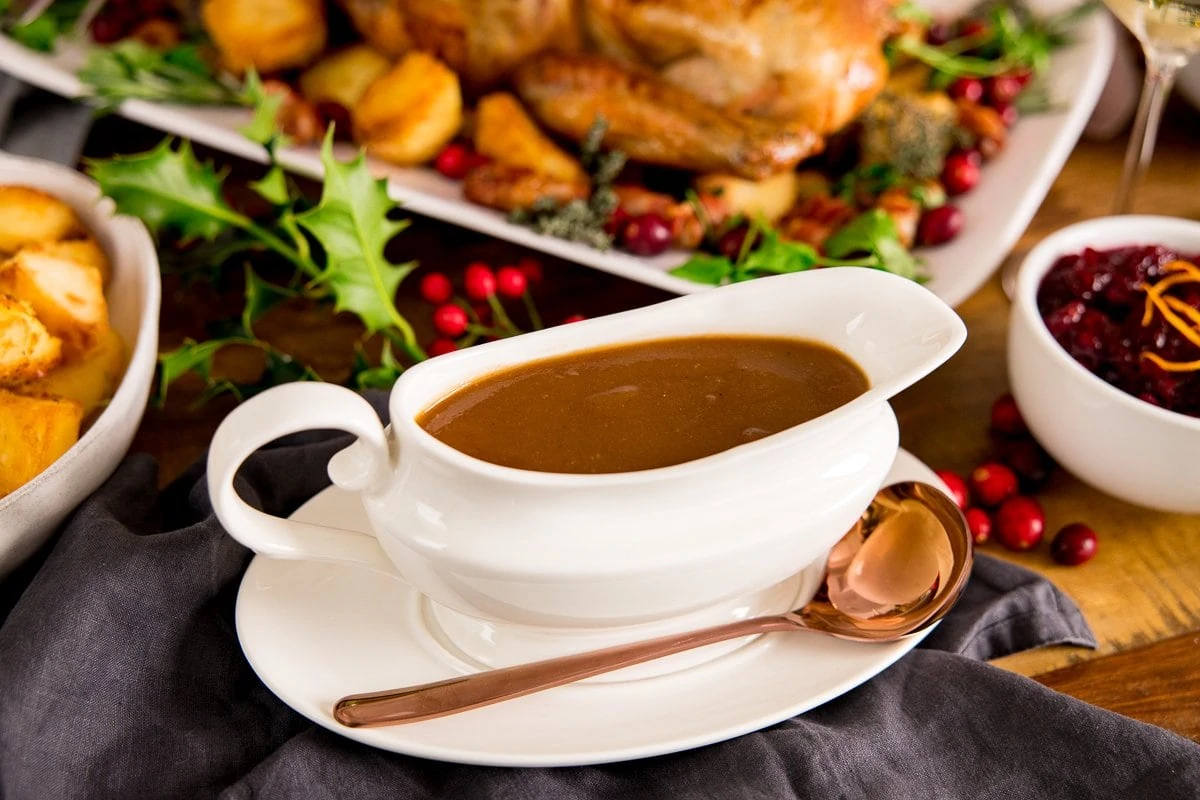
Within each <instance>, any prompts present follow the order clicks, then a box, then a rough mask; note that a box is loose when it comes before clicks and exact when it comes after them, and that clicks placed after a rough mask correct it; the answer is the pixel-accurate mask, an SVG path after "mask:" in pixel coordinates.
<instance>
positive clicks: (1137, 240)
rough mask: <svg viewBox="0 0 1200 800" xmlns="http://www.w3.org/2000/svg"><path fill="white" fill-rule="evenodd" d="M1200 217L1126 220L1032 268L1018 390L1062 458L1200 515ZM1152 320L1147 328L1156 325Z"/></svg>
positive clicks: (1017, 305)
mask: <svg viewBox="0 0 1200 800" xmlns="http://www.w3.org/2000/svg"><path fill="white" fill-rule="evenodd" d="M1197 266H1200V222H1193V221H1189V220H1183V219H1172V218H1169V217H1153V216H1120V217H1105V218H1101V219H1093V220H1088V221H1087V222H1080V223H1077V224H1075V225H1071V226H1069V227H1066V228H1064V229H1062V230H1060V231H1058V232H1057V233H1054V234H1053V235H1051V236H1049V237H1047V238H1046V239H1045V240H1044V241H1042V242H1041V243H1040V244H1039V245H1038V246H1037V247H1035V248H1034V249H1033V250H1032V251H1031V252H1030V253H1029V255H1028V256H1027V257H1026V258H1025V262H1024V264H1022V266H1021V272H1020V277H1019V279H1018V283H1017V292H1016V296H1015V297H1014V299H1013V309H1012V315H1011V318H1010V322H1009V331H1008V372H1009V381H1010V383H1011V385H1012V392H1013V396H1014V398H1015V399H1016V401H1017V404H1018V405H1019V406H1020V408H1021V413H1022V415H1023V416H1024V418H1025V420H1026V422H1027V424H1028V425H1029V428H1030V430H1031V431H1032V432H1033V434H1034V436H1036V437H1037V440H1038V441H1039V442H1040V443H1041V444H1042V446H1043V447H1045V448H1046V450H1047V451H1048V452H1049V453H1050V454H1051V455H1052V456H1054V458H1056V459H1057V460H1058V462H1059V463H1060V464H1062V465H1063V466H1064V467H1066V468H1067V469H1068V470H1070V471H1071V472H1072V473H1074V474H1075V475H1076V476H1078V477H1079V478H1080V479H1082V480H1083V481H1085V482H1087V483H1089V484H1091V485H1092V486H1095V487H1096V488H1097V489H1100V490H1101V491H1104V492H1106V493H1108V494H1111V495H1113V496H1114V497H1118V498H1121V499H1122V500H1127V501H1129V502H1131V503H1136V504H1138V505H1142V506H1147V507H1149V508H1155V509H1160V510H1163V511H1175V512H1182V513H1191V514H1196V513H1200V369H1195V368H1196V367H1200V269H1197V268H1196V267H1197ZM1143 323H1145V324H1143Z"/></svg>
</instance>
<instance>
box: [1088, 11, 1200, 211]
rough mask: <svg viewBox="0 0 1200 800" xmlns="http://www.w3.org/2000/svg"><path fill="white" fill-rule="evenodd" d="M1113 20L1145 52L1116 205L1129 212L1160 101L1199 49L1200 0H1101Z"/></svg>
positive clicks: (1151, 147) (1147, 156)
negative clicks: (1136, 108) (1132, 36)
mask: <svg viewBox="0 0 1200 800" xmlns="http://www.w3.org/2000/svg"><path fill="white" fill-rule="evenodd" d="M1104 2H1105V4H1106V5H1107V6H1108V7H1109V9H1110V10H1111V11H1112V12H1113V14H1114V15H1116V17H1117V19H1119V20H1121V22H1122V23H1123V24H1124V25H1125V27H1126V28H1129V30H1130V32H1131V33H1132V34H1133V35H1134V36H1136V37H1137V39H1138V41H1139V42H1141V44H1142V50H1143V52H1145V54H1146V82H1145V84H1143V86H1142V97H1141V100H1140V101H1139V102H1138V110H1137V117H1136V119H1135V120H1134V123H1133V131H1132V132H1131V133H1130V135H1129V149H1128V150H1126V151H1125V167H1124V169H1123V170H1122V173H1121V185H1120V188H1119V189H1118V190H1117V202H1116V206H1115V208H1114V210H1115V212H1116V213H1117V214H1125V213H1128V212H1129V210H1130V207H1131V206H1132V205H1133V193H1134V190H1135V189H1136V188H1137V185H1138V183H1139V182H1140V181H1141V178H1142V174H1143V173H1144V172H1145V171H1146V167H1147V166H1148V165H1149V164H1150V158H1151V156H1152V155H1153V154H1154V140H1155V138H1156V137H1157V136H1158V123H1159V122H1160V121H1161V120H1162V112H1163V106H1164V105H1165V103H1166V100H1167V95H1169V94H1170V93H1171V87H1172V86H1173V85H1174V83H1175V76H1176V75H1178V74H1179V70H1181V69H1182V68H1183V67H1184V66H1185V65H1186V64H1187V62H1188V59H1189V58H1190V57H1191V56H1192V55H1194V54H1195V53H1197V52H1200V0H1104Z"/></svg>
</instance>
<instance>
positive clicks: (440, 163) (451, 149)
mask: <svg viewBox="0 0 1200 800" xmlns="http://www.w3.org/2000/svg"><path fill="white" fill-rule="evenodd" d="M470 156H471V151H470V150H468V149H467V146H466V145H465V144H460V143H459V142H451V143H450V144H448V145H446V146H445V147H443V148H442V151H441V152H440V153H438V154H437V158H435V159H434V160H433V168H434V169H436V170H437V171H438V172H440V173H442V174H443V175H445V176H446V177H447V178H451V179H453V180H456V181H461V180H462V179H463V178H465V177H467V172H469V171H470V169H471V166H472V165H471V158H470Z"/></svg>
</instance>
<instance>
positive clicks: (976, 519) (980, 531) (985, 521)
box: [963, 508, 992, 544]
mask: <svg viewBox="0 0 1200 800" xmlns="http://www.w3.org/2000/svg"><path fill="white" fill-rule="evenodd" d="M963 516H964V517H966V520H967V529H968V530H970V531H971V538H972V539H974V540H975V544H987V541H988V539H990V538H992V518H991V517H990V516H988V513H987V512H986V511H984V510H983V509H982V508H968V509H967V510H966V511H964V512H963Z"/></svg>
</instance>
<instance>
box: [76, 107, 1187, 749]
mask: <svg viewBox="0 0 1200 800" xmlns="http://www.w3.org/2000/svg"><path fill="white" fill-rule="evenodd" d="M157 139H158V135H157V134H155V133H153V132H150V131H147V130H145V129H141V128H138V127H137V126H133V125H131V124H129V123H126V122H122V121H119V120H105V121H103V122H102V124H101V125H99V126H98V127H97V130H96V132H95V134H94V135H93V137H92V139H91V141H90V142H89V154H91V155H108V154H111V153H113V152H131V151H136V150H138V149H142V148H144V147H148V146H150V145H151V144H153V143H154V142H156V141H157ZM1122 152H1123V142H1122V141H1113V142H1105V143H1096V142H1082V143H1080V144H1079V146H1078V147H1077V148H1076V149H1075V151H1074V153H1073V154H1072V156H1071V159H1070V161H1069V163H1068V164H1067V166H1066V168H1065V169H1064V170H1063V172H1062V174H1061V176H1060V177H1059V178H1058V180H1057V182H1056V183H1055V185H1054V188H1053V189H1052V191H1051V192H1050V195H1049V197H1048V198H1047V199H1046V201H1045V203H1044V204H1043V206H1042V207H1041V209H1040V211H1039V212H1038V215H1037V217H1036V219H1035V220H1034V222H1033V223H1032V225H1031V226H1030V228H1029V230H1028V231H1027V233H1026V234H1025V235H1024V236H1023V237H1022V239H1021V241H1020V243H1019V244H1018V246H1017V247H1016V248H1015V250H1014V253H1013V255H1012V256H1011V257H1012V258H1014V259H1019V258H1020V257H1021V256H1022V255H1023V254H1024V253H1025V252H1027V251H1028V249H1029V248H1030V247H1031V246H1032V245H1033V244H1035V243H1036V242H1037V241H1038V240H1040V239H1041V238H1042V237H1044V236H1045V235H1046V234H1048V233H1050V232H1052V231H1054V230H1056V229H1058V228H1060V227H1062V226H1063V225H1066V224H1069V223H1071V222H1074V221H1077V220H1080V219H1086V218H1089V217H1096V216H1103V215H1105V214H1107V213H1109V209H1110V206H1111V203H1112V198H1113V194H1114V192H1115V188H1116V185H1117V179H1118V175H1119V172H1120V165H1121V157H1122ZM219 160H221V161H222V162H223V163H230V162H229V160H228V159H224V158H221V159H219ZM233 166H234V168H235V170H239V169H243V170H247V171H248V174H250V175H253V174H254V170H253V168H247V167H246V166H245V165H238V164H234V165H233ZM985 179H986V176H985ZM1137 210H1138V211H1140V212H1144V213H1157V214H1166V215H1171V216H1179V217H1188V218H1192V219H1200V114H1198V113H1197V112H1195V111H1194V110H1192V109H1190V108H1186V107H1184V106H1183V105H1182V104H1181V103H1176V104H1174V105H1173V106H1172V107H1171V109H1170V111H1169V114H1168V118H1167V121H1166V123H1165V125H1164V130H1163V132H1162V136H1161V140H1160V145H1159V149H1158V153H1157V155H1156V157H1155V161H1154V164H1153V166H1152V167H1151V170H1150V172H1149V175H1148V176H1147V179H1146V181H1145V183H1144V185H1143V186H1142V188H1141V191H1140V193H1139V196H1138V202H1137ZM971 224H987V220H972V221H971ZM396 246H397V247H398V248H399V252H400V253H401V254H402V255H403V257H405V258H417V259H420V261H421V262H422V264H423V265H424V266H425V267H426V268H436V269H440V270H445V271H447V272H450V273H452V274H455V273H458V272H459V271H461V269H462V268H463V267H464V266H465V265H466V264H467V263H468V262H470V261H472V260H475V259H483V260H486V261H489V262H491V263H493V264H504V263H510V262H512V261H513V260H515V259H516V258H517V257H519V256H520V255H523V254H525V253H524V252H523V251H521V250H520V249H518V248H515V247H513V246H511V245H508V244H505V243H502V242H497V241H493V240H489V239H487V238H486V237H483V236H480V235H478V234H475V233H471V232H468V231H464V230H460V229H457V228H454V227H451V226H448V225H444V224H441V223H437V222H433V221H429V220H418V221H417V222H416V224H415V225H414V226H413V227H412V228H411V229H410V230H409V231H408V232H406V233H404V234H403V236H402V237H401V238H400V240H399V241H398V242H397V244H396ZM539 258H541V257H539ZM542 261H543V263H544V264H545V265H546V281H545V284H544V286H543V287H541V289H540V290H539V293H538V297H539V304H540V306H541V307H542V309H543V312H544V314H545V316H546V318H547V319H548V320H550V321H555V320H561V319H562V318H564V317H565V316H567V315H569V314H572V313H576V312H578V313H583V314H587V315H589V316H594V315H599V314H604V313H609V312H613V311H617V310H622V309H626V308H632V307H636V306H641V305H645V304H648V303H652V302H656V301H658V300H662V299H665V298H666V295H665V294H663V293H661V292H659V291H657V290H653V289H648V288H646V287H643V286H639V285H636V284H633V283H629V282H627V281H623V280H620V279H617V278H613V277H610V276H608V275H604V274H602V273H599V272H596V271H593V270H590V269H587V268H584V267H579V266H576V265H572V264H567V263H564V262H560V261H557V260H555V259H550V258H542ZM164 290H165V291H164V309H163V317H162V319H163V323H162V346H163V348H164V349H165V348H171V347H174V346H175V345H177V344H178V343H179V342H180V341H181V340H182V339H183V338H184V337H186V336H192V337H198V336H204V331H205V325H206V323H207V322H210V321H211V320H213V319H215V318H218V317H221V316H228V315H230V313H231V312H233V313H236V309H238V308H239V307H240V306H238V305H237V304H238V303H239V302H240V298H239V297H238V294H237V293H236V292H233V293H225V294H221V293H218V292H215V291H212V290H211V289H208V288H206V287H205V286H203V285H199V286H197V285H193V286H189V287H184V286H181V285H180V284H179V283H178V281H174V280H170V281H168V282H167V285H166V286H165V287H164ZM399 302H400V305H401V309H402V311H404V312H405V313H406V314H407V315H409V316H410V318H411V319H412V320H413V321H414V322H415V323H416V325H417V327H418V329H419V330H420V331H421V333H422V336H423V337H425V338H426V339H428V338H432V333H431V329H430V327H429V321H428V317H429V310H428V309H427V308H426V307H423V306H422V305H421V304H420V303H419V302H417V301H416V299H415V281H411V280H410V282H409V283H408V284H407V285H406V287H404V288H402V292H401V298H400V301H399ZM959 312H960V313H961V314H962V316H963V318H964V320H965V321H966V323H967V326H968V328H969V330H970V336H969V339H968V342H967V344H966V346H965V347H964V348H963V350H962V352H961V353H959V354H958V355H957V356H956V357H955V358H954V359H953V360H952V361H951V362H950V363H949V364H948V365H946V366H945V367H944V368H942V369H941V370H939V371H938V372H937V373H935V374H934V375H933V376H932V377H930V378H929V379H927V380H925V381H923V382H922V383H921V384H919V385H918V386H916V387H914V388H913V389H911V390H909V391H908V392H906V393H905V394H903V395H902V396H900V397H899V398H897V400H896V402H895V406H896V409H897V412H898V414H899V417H900V421H901V430H902V443H903V445H904V446H905V447H907V448H909V449H910V450H912V451H913V452H914V453H915V454H917V455H918V456H920V457H921V458H922V459H924V460H925V461H926V462H928V463H929V464H931V465H933V466H934V467H937V468H948V469H955V470H961V471H966V470H969V469H970V468H971V467H973V466H974V465H975V464H977V463H978V462H979V460H980V459H981V458H983V457H984V456H985V455H986V454H987V453H988V450H989V447H990V445H989V441H988V436H987V433H986V427H987V419H988V409H989V408H990V405H991V403H992V401H993V400H994V399H995V398H996V396H998V395H999V394H1001V393H1002V392H1004V391H1006V388H1007V386H1006V374H1005V372H1006V371H1005V346H1004V338H1005V332H1006V325H1007V313H1008V302H1007V300H1006V299H1005V297H1004V295H1003V293H1002V292H1001V290H1000V287H999V281H998V280H997V279H995V278H993V280H992V281H991V282H990V283H989V284H988V285H987V286H985V287H984V288H982V289H981V290H980V291H979V292H978V293H977V294H976V295H975V296H974V297H972V298H971V299H969V300H968V301H967V302H966V303H964V304H963V305H962V306H961V307H960V308H959ZM258 330H259V333H260V335H262V336H263V338H266V339H268V340H270V341H272V342H274V343H275V344H276V345H277V346H278V347H280V348H282V349H284V350H285V351H288V352H292V353H294V354H296V355H299V356H301V357H303V358H304V359H305V360H306V361H308V362H309V363H312V364H313V365H314V366H315V367H316V368H317V369H318V371H320V372H321V373H322V375H323V376H324V377H326V378H328V379H331V380H339V379H344V378H345V376H346V375H347V374H348V370H349V368H350V360H351V354H352V352H353V347H354V343H355V342H356V341H357V340H358V339H359V337H360V330H359V329H358V328H357V326H356V325H354V324H353V323H351V322H349V321H347V320H345V319H338V318H332V317H330V316H328V315H326V314H322V313H318V312H315V311H313V310H312V309H308V308H304V307H299V306H287V307H284V308H281V309H278V310H277V311H275V312H273V313H272V314H271V315H270V316H269V317H267V318H266V319H264V320H263V321H262V322H261V323H260V325H259V326H258ZM220 367H221V369H223V370H225V371H227V372H228V373H229V374H233V375H241V376H243V377H252V376H253V374H254V372H255V370H256V369H257V368H258V365H257V362H256V361H255V357H254V355H253V354H250V353H232V354H230V355H229V356H228V357H225V358H223V359H222V360H221V363H220ZM196 391H197V389H196V387H195V386H192V387H188V386H187V385H181V386H179V387H177V388H176V389H175V390H174V391H173V392H172V394H171V396H170V398H169V399H168V402H167V404H166V405H165V407H164V408H161V409H151V410H150V411H149V412H148V413H147V415H146V418H145V420H144V422H143V424H142V426H141V429H140V431H139V433H138V437H137V439H136V441H135V444H134V449H135V450H137V451H144V452H149V453H152V454H153V455H155V456H156V457H158V459H159V460H160V463H161V466H162V478H163V480H164V481H166V480H169V479H170V478H172V477H174V476H176V475H178V474H179V473H180V472H181V471H182V470H183V469H184V468H185V467H186V466H187V465H189V464H190V463H192V462H193V461H195V459H197V458H198V457H199V456H200V455H202V453H203V451H204V449H205V447H206V446H207V444H208V441H209V439H210V437H211V435H212V431H213V430H214V428H215V426H216V425H217V424H218V423H219V421H220V419H221V418H222V416H223V415H224V414H225V413H226V412H227V411H228V409H229V408H230V403H229V401H228V400H219V401H215V402H212V403H210V404H208V405H206V406H204V407H203V408H199V409H196V408H192V407H191V404H192V402H193V400H194V398H195V394H196ZM1040 499H1041V500H1042V502H1043V504H1044V506H1045V508H1046V512H1047V516H1048V521H1047V522H1048V527H1049V528H1050V529H1051V531H1053V530H1055V529H1057V528H1058V527H1059V526H1061V525H1063V524H1066V523H1068V522H1074V521H1084V522H1087V523H1088V524H1089V525H1091V526H1092V527H1093V528H1095V530H1096V531H1097V532H1098V534H1099V537H1100V551H1099V555H1098V556H1097V557H1096V558H1095V559H1094V560H1093V561H1092V562H1090V563H1088V564H1086V565H1084V566H1082V567H1075V568H1071V567H1060V566H1057V565H1055V564H1054V563H1053V562H1052V561H1051V560H1050V558H1049V555H1048V551H1047V548H1046V547H1045V546H1043V547H1042V548H1041V549H1038V550H1036V551H1034V552H1031V553H1025V554H1014V553H1009V552H1007V551H1005V550H1003V549H1002V548H1000V547H998V546H996V545H989V546H987V547H986V548H985V551H986V552H989V553H992V554H994V555H997V556H1000V557H1002V558H1010V559H1012V560H1014V561H1018V562H1020V563H1022V564H1024V565H1026V566H1028V567H1030V568H1032V569H1035V570H1037V571H1039V572H1041V573H1043V574H1045V575H1047V576H1048V577H1049V578H1050V579H1051V580H1052V581H1054V582H1055V583H1056V584H1058V585H1059V586H1060V587H1062V588H1063V589H1064V590H1065V591H1066V592H1067V593H1068V594H1070V595H1071V596H1072V597H1073V598H1075V600H1076V601H1077V602H1078V603H1079V605H1080V606H1081V607H1082V608H1083V611H1084V613H1085V614H1086V616H1087V618H1088V620H1089V622H1090V623H1091V625H1092V627H1093V629H1094V630H1095V632H1096V635H1097V638H1098V640H1099V642H1100V646H1099V648H1098V649H1097V650H1094V651H1090V650H1086V649H1082V648H1071V647H1058V648H1046V649H1043V650H1038V651H1033V652H1028V653H1022V654H1018V655H1015V656H1011V657H1008V658H1005V659H1000V660H999V661H998V662H997V664H998V665H999V666H1001V667H1003V668H1006V669H1011V670H1014V671H1017V672H1020V673H1023V674H1026V675H1031V676H1037V679H1038V680H1040V681H1042V682H1043V683H1045V684H1046V685H1047V686H1050V687H1052V688H1055V689H1057V690H1059V691H1063V692H1066V693H1068V694H1071V695H1074V696H1076V697H1079V698H1081V699H1083V700H1087V701H1089V702H1093V703H1096V704H1098V705H1101V706H1104V707H1106V708H1110V709H1113V710H1115V711H1118V712H1120V713H1123V714H1127V715H1129V716H1133V717H1136V718H1139V719H1143V720H1145V721H1148V722H1151V723H1155V724H1158V725H1163V726H1165V727H1167V728H1170V729H1172V730H1175V731H1177V732H1179V733H1181V734H1183V735H1185V736H1189V737H1191V738H1193V739H1196V740H1197V741H1200V518H1198V517H1184V516H1174V515H1168V514H1160V513H1156V512H1152V511H1148V510H1145V509H1141V508H1136V507H1134V506H1131V505H1128V504H1125V503H1122V502H1120V501H1117V500H1114V499H1112V498H1109V497H1106V496H1104V495H1102V494H1100V493H1099V492H1097V491H1095V490H1093V489H1091V488H1089V487H1087V486H1085V485H1083V484H1081V483H1080V482H1079V481H1077V480H1075V479H1074V478H1072V477H1071V476H1070V475H1067V474H1065V473H1061V472H1060V473H1058V474H1056V475H1055V476H1054V478H1053V480H1052V481H1051V483H1050V485H1049V486H1048V488H1047V489H1046V490H1045V492H1044V493H1042V495H1041V496H1040Z"/></svg>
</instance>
